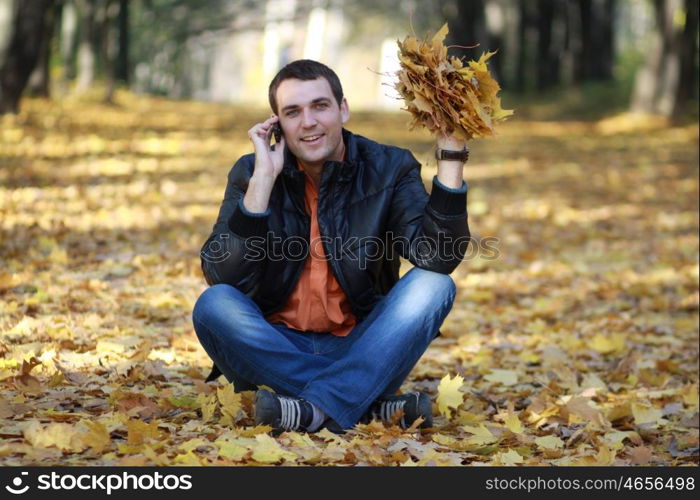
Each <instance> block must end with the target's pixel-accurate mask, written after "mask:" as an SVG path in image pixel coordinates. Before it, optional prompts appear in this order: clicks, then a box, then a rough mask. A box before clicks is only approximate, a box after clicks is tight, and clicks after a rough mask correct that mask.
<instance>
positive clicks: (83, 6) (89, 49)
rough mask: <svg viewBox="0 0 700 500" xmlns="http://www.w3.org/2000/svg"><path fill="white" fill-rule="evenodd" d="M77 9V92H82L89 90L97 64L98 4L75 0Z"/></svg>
mask: <svg viewBox="0 0 700 500" xmlns="http://www.w3.org/2000/svg"><path fill="white" fill-rule="evenodd" d="M75 5H76V7H77V8H78V18H79V20H80V21H79V31H78V33H79V34H78V37H79V38H78V53H77V70H78V73H77V90H78V91H79V92H84V91H86V90H87V89H89V88H90V86H91V85H92V82H93V81H94V79H95V72H96V68H95V66H96V64H97V55H96V53H97V49H96V46H97V40H96V38H97V37H96V33H95V32H96V26H95V25H96V24H97V19H96V17H97V13H98V7H99V2H97V1H93V0H75Z"/></svg>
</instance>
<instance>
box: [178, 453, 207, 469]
mask: <svg viewBox="0 0 700 500" xmlns="http://www.w3.org/2000/svg"><path fill="white" fill-rule="evenodd" d="M173 464H175V465H189V466H195V467H197V466H201V465H204V464H203V463H202V459H201V458H199V457H198V456H197V455H195V454H194V452H193V451H192V450H190V451H188V452H187V453H182V454H179V455H175V458H174V459H173Z"/></svg>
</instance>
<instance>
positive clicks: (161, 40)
mask: <svg viewBox="0 0 700 500" xmlns="http://www.w3.org/2000/svg"><path fill="white" fill-rule="evenodd" d="M260 3H261V2H254V1H251V0H210V1H207V2H191V1H188V0H141V1H139V2H134V3H133V4H132V6H131V7H132V9H131V12H130V15H131V20H132V24H131V25H130V27H131V32H130V34H131V35H133V36H131V37H130V39H129V43H130V48H131V53H132V54H133V60H132V61H131V63H132V64H133V65H134V66H133V67H134V71H135V74H134V76H135V80H134V81H132V84H135V85H136V86H137V87H138V89H139V90H142V91H145V92H149V93H155V94H163V95H173V96H176V97H187V96H188V94H187V87H188V81H189V75H188V74H187V64H186V62H187V50H186V49H187V43H188V41H190V40H191V39H193V38H194V37H200V36H206V35H207V34H214V33H217V32H226V31H228V32H232V31H236V30H237V29H238V30H243V29H256V28H257V29H260V28H262V26H260V25H258V26H243V27H238V28H235V27H234V26H233V21H234V20H235V18H236V16H237V15H238V14H240V13H241V12H243V11H250V12H255V11H256V10H260V8H261V7H260V5H259V4H260Z"/></svg>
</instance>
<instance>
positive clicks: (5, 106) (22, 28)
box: [0, 0, 54, 114]
mask: <svg viewBox="0 0 700 500" xmlns="http://www.w3.org/2000/svg"><path fill="white" fill-rule="evenodd" d="M3 3H5V4H7V3H9V2H8V1H7V0H5V2H3ZM11 3H12V4H13V5H12V6H11V7H10V8H9V9H8V10H7V12H12V15H11V16H9V18H6V19H4V20H3V24H4V26H0V32H2V33H7V34H6V35H5V36H6V40H7V42H6V44H7V45H6V47H4V50H1V51H0V54H2V59H1V60H0V114H3V113H17V111H18V110H19V102H20V98H21V96H22V92H23V91H24V89H25V87H26V86H27V82H28V81H29V76H30V75H31V73H32V71H33V70H34V67H35V66H36V64H37V62H38V60H39V57H40V53H41V47H42V43H43V39H44V37H45V36H46V33H45V27H46V16H47V15H49V13H50V12H51V10H52V8H53V4H54V1H53V0H32V1H19V2H17V3H16V4H15V3H14V2H11ZM3 8H5V9H7V5H5V6H4V7H3Z"/></svg>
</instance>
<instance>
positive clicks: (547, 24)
mask: <svg viewBox="0 0 700 500" xmlns="http://www.w3.org/2000/svg"><path fill="white" fill-rule="evenodd" d="M565 8H566V4H564V3H563V2H561V1H560V0H540V2H539V4H538V12H537V61H536V64H534V67H535V68H536V71H537V89H538V90H544V89H547V88H550V87H554V86H556V85H559V83H560V82H561V69H560V68H561V64H560V63H561V60H562V57H563V52H564V49H565V44H564V37H565V31H566V10H565Z"/></svg>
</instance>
